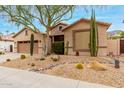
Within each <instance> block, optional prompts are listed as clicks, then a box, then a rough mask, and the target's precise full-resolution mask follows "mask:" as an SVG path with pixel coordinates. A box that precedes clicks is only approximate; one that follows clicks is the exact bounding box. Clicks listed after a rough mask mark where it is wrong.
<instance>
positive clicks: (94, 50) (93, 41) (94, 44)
mask: <svg viewBox="0 0 124 93" xmlns="http://www.w3.org/2000/svg"><path fill="white" fill-rule="evenodd" d="M90 28H91V30H90V44H89V48H90V54H91V56H97V54H98V27H97V23H96V18H95V11H94V10H92V15H91V27H90Z"/></svg>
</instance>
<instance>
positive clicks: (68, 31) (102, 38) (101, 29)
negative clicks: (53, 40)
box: [64, 22, 107, 56]
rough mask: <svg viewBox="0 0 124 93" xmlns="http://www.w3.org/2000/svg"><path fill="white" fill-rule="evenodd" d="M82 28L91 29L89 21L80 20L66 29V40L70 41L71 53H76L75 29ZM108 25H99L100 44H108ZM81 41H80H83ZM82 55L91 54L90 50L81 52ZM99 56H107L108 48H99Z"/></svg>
mask: <svg viewBox="0 0 124 93" xmlns="http://www.w3.org/2000/svg"><path fill="white" fill-rule="evenodd" d="M80 29H90V23H89V22H80V23H78V24H76V25H74V26H72V27H70V28H68V29H66V30H65V31H64V42H65V45H66V42H67V41H69V47H70V48H69V54H71V55H75V51H73V48H72V47H73V30H80ZM106 30H107V27H106V26H103V25H98V35H99V46H102V47H103V46H105V47H106V46H107V35H106ZM81 42H82V41H80V42H79V43H81ZM79 53H80V55H90V53H89V52H79ZM98 55H99V56H106V55H107V48H104V47H103V48H99V51H98Z"/></svg>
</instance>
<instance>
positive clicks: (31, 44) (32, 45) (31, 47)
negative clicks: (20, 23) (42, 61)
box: [30, 34, 34, 56]
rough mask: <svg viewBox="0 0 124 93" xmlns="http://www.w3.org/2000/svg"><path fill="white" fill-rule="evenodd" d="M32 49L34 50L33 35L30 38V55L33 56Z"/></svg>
mask: <svg viewBox="0 0 124 93" xmlns="http://www.w3.org/2000/svg"><path fill="white" fill-rule="evenodd" d="M33 49H34V35H33V34H31V38H30V55H31V56H33Z"/></svg>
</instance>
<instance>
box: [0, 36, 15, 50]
mask: <svg viewBox="0 0 124 93" xmlns="http://www.w3.org/2000/svg"><path fill="white" fill-rule="evenodd" d="M12 37H13V34H9V35H1V36H0V51H3V52H13V48H14V39H13V38H12Z"/></svg>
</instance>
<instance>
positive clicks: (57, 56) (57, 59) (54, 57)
mask: <svg viewBox="0 0 124 93" xmlns="http://www.w3.org/2000/svg"><path fill="white" fill-rule="evenodd" d="M51 59H52V60H53V61H55V62H56V61H59V59H60V56H59V55H53V56H52V57H51Z"/></svg>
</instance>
